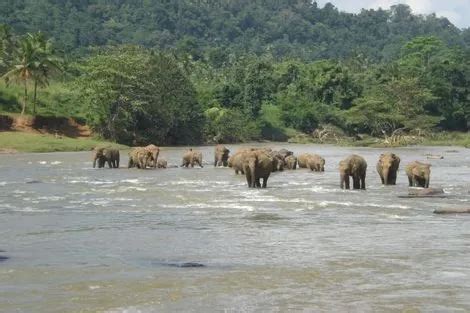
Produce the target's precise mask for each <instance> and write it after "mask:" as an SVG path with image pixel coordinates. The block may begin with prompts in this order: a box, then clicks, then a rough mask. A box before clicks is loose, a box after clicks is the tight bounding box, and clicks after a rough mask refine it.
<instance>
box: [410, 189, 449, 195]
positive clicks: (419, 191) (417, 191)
mask: <svg viewBox="0 0 470 313" xmlns="http://www.w3.org/2000/svg"><path fill="white" fill-rule="evenodd" d="M443 194H444V189H442V188H409V189H408V195H409V196H414V197H432V196H439V195H443Z"/></svg>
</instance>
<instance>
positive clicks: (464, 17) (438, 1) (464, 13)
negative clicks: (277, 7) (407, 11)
mask: <svg viewBox="0 0 470 313" xmlns="http://www.w3.org/2000/svg"><path fill="white" fill-rule="evenodd" d="M327 2H331V3H333V4H334V5H335V7H337V8H338V9H339V10H340V11H346V12H359V11H360V10H361V9H362V8H366V9H377V8H379V7H381V8H383V9H388V8H390V6H392V5H394V4H398V3H404V4H408V5H409V6H410V7H411V8H412V9H413V12H414V13H418V14H429V13H436V15H437V16H445V17H447V18H448V19H449V21H451V22H452V23H453V24H454V25H456V26H457V27H460V28H467V27H470V0H317V3H318V4H319V5H321V6H323V5H324V4H325V3H327Z"/></svg>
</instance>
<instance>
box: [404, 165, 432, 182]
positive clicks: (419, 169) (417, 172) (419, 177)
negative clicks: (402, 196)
mask: <svg viewBox="0 0 470 313" xmlns="http://www.w3.org/2000/svg"><path fill="white" fill-rule="evenodd" d="M405 172H406V175H407V176H408V182H409V186H410V187H423V188H429V179H430V176H431V164H427V163H421V162H418V161H414V162H411V163H409V164H408V165H407V166H406V168H405Z"/></svg>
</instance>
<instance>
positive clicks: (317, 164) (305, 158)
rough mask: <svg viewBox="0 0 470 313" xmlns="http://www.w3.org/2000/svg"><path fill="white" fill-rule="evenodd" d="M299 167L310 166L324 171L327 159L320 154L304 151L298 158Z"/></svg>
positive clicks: (317, 170) (312, 168)
mask: <svg viewBox="0 0 470 313" xmlns="http://www.w3.org/2000/svg"><path fill="white" fill-rule="evenodd" d="M297 162H298V164H299V168H309V169H310V170H311V171H315V172H324V171H325V159H324V158H322V157H321V156H319V155H318V154H310V153H304V154H301V155H299V157H298V158H297Z"/></svg>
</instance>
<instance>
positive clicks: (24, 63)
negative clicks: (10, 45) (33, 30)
mask: <svg viewBox="0 0 470 313" xmlns="http://www.w3.org/2000/svg"><path fill="white" fill-rule="evenodd" d="M37 54H38V51H37V50H36V46H35V45H34V44H33V41H32V40H31V36H26V37H24V38H23V39H21V40H20V41H19V42H18V46H17V48H16V49H15V51H14V58H13V62H12V64H13V68H12V69H11V70H10V71H8V72H7V73H6V74H5V75H3V76H2V78H4V79H5V81H6V83H7V84H9V83H10V82H11V81H14V82H16V83H18V84H21V85H23V87H24V97H23V105H22V108H21V115H23V114H24V112H25V111H26V105H27V102H28V82H29V81H30V80H31V79H32V77H33V72H34V70H35V68H36V65H37V64H36V59H37Z"/></svg>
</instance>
